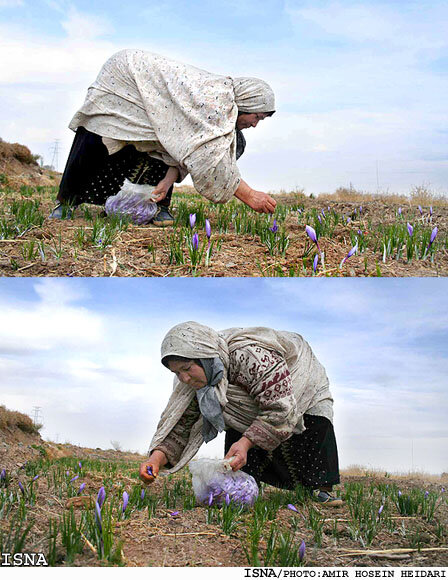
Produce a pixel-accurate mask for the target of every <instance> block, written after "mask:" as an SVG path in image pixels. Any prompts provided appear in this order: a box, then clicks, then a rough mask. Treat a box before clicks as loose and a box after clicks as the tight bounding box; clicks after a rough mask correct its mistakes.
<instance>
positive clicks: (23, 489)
mask: <svg viewBox="0 0 448 580" xmlns="http://www.w3.org/2000/svg"><path fill="white" fill-rule="evenodd" d="M19 489H20V491H21V492H22V493H23V494H24V493H25V488H24V487H23V485H22V482H21V481H19Z"/></svg>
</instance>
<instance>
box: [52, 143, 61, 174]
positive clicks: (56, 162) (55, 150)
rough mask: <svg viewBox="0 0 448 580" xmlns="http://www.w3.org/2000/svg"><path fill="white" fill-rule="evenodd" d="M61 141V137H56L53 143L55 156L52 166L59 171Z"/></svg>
mask: <svg viewBox="0 0 448 580" xmlns="http://www.w3.org/2000/svg"><path fill="white" fill-rule="evenodd" d="M59 142H60V139H55V140H54V143H53V147H52V149H51V153H53V158H52V160H51V167H52V168H53V169H54V170H55V171H57V170H58V164H59Z"/></svg>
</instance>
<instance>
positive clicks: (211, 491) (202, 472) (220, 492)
mask: <svg viewBox="0 0 448 580" xmlns="http://www.w3.org/2000/svg"><path fill="white" fill-rule="evenodd" d="M230 462H231V460H228V459H197V460H195V461H192V462H191V463H190V465H189V467H190V471H191V474H192V476H193V480H192V483H193V490H194V495H195V497H196V500H197V502H198V503H200V504H202V505H209V506H211V505H223V504H227V505H229V504H230V503H231V502H233V503H235V504H237V505H239V506H243V507H249V506H252V505H253V504H254V502H255V500H256V499H257V497H258V485H257V482H256V481H255V479H254V478H253V477H252V476H251V475H249V474H247V473H244V471H232V468H231V466H230Z"/></svg>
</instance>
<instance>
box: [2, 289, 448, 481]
mask: <svg viewBox="0 0 448 580" xmlns="http://www.w3.org/2000/svg"><path fill="white" fill-rule="evenodd" d="M447 291H448V281H447V280H446V279H431V280H426V279H420V278H415V279H396V280H393V279H391V280H389V279H388V280H368V279H359V280H358V279H357V280H346V279H334V280H332V279H329V280H320V279H319V280H299V279H291V280H269V279H261V278H260V279H258V278H256V279H236V280H228V279H222V280H213V279H155V278H150V279H138V280H137V279H135V280H133V279H126V280H120V279H107V280H102V279H89V278H87V279H67V280H65V279H20V280H15V279H3V280H1V281H0V374H1V375H2V397H1V403H2V404H5V405H6V406H7V407H8V408H11V409H16V410H19V411H22V412H25V413H29V414H32V411H33V407H35V406H39V407H41V409H42V413H43V418H44V424H45V427H44V430H43V435H44V437H46V438H49V439H52V440H57V441H59V442H65V441H70V442H72V443H75V444H81V445H84V446H89V447H97V446H98V447H102V448H110V447H111V441H119V442H120V444H121V446H122V447H123V448H124V449H132V450H138V451H140V452H144V451H145V450H146V448H147V445H148V443H149V441H150V439H151V437H152V434H153V432H154V430H155V427H156V424H157V421H158V418H159V416H160V413H161V411H162V410H163V408H164V406H165V404H166V401H167V399H168V397H169V394H170V391H171V385H172V374H171V373H170V372H169V371H168V370H167V369H165V368H164V367H163V366H162V365H161V364H160V362H159V348H160V343H161V340H162V338H163V336H164V335H165V333H166V332H167V331H168V330H169V329H170V328H171V327H172V326H173V325H175V324H177V323H179V322H181V321H185V320H197V321H199V322H202V323H204V324H208V325H209V326H211V327H213V328H216V329H221V328H228V327H230V326H270V327H273V328H277V329H283V330H291V331H294V332H299V333H300V334H302V335H303V336H304V338H305V339H306V340H307V341H308V342H309V343H310V344H311V346H312V348H313V350H314V352H315V353H316V355H317V357H318V358H319V360H320V361H321V362H322V363H323V364H324V366H325V368H326V370H327V374H328V376H329V379H330V384H331V389H332V393H333V396H334V399H335V429H336V433H337V438H338V444H339V450H340V461H341V465H342V467H347V466H349V465H353V464H358V465H364V466H367V467H377V468H383V469H387V470H389V471H391V472H394V471H405V472H406V471H409V470H411V469H414V470H423V471H427V472H431V473H441V472H443V471H445V472H446V471H448V464H447V459H446V447H447V443H448V428H447V423H446V416H447V413H448V384H447V376H448V355H447V353H448V332H447V328H448V320H447V319H448V314H447V313H448V308H447V302H448V298H447V296H448V292H447ZM221 450H222V436H220V438H219V439H218V440H215V441H214V442H212V443H210V444H209V445H207V446H204V447H203V448H202V449H201V452H200V453H201V454H202V455H204V456H212V457H219V456H221Z"/></svg>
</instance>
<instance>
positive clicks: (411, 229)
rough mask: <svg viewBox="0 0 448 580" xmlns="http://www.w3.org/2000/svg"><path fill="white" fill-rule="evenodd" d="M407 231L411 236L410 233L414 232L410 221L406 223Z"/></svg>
mask: <svg viewBox="0 0 448 580" xmlns="http://www.w3.org/2000/svg"><path fill="white" fill-rule="evenodd" d="M408 233H409V236H410V237H411V238H412V234H413V233H414V228H413V227H412V226H411V224H410V223H408Z"/></svg>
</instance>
